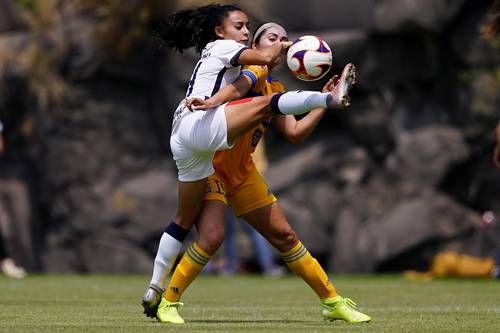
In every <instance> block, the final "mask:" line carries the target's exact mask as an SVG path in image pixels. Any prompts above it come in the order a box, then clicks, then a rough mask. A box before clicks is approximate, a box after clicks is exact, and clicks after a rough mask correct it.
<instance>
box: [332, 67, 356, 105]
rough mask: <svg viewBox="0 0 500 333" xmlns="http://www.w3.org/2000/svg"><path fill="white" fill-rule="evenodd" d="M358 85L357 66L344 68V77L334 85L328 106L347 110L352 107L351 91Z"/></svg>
mask: <svg viewBox="0 0 500 333" xmlns="http://www.w3.org/2000/svg"><path fill="white" fill-rule="evenodd" d="M355 83H356V66H354V65H353V64H351V63H349V64H347V65H346V66H345V67H344V70H343V71H342V75H341V76H340V78H339V79H338V80H337V81H336V82H335V83H334V86H333V89H332V92H331V93H332V95H331V98H328V106H329V107H332V108H345V107H348V106H349V105H351V98H350V97H349V90H350V89H351V87H352V86H353V85H354V84H355Z"/></svg>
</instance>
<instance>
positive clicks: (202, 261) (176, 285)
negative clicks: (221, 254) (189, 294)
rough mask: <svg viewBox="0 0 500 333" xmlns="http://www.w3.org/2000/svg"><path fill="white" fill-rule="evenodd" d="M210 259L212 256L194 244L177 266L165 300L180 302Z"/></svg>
mask: <svg viewBox="0 0 500 333" xmlns="http://www.w3.org/2000/svg"><path fill="white" fill-rule="evenodd" d="M210 258H211V256H210V255H208V254H207V253H205V252H204V251H203V250H202V249H200V247H199V246H198V244H196V243H193V244H192V245H191V246H190V247H189V248H188V249H187V251H186V253H185V254H184V256H183V257H182V259H181V261H180V262H179V264H178V265H177V268H176V269H175V271H174V274H173V275H172V278H171V279H170V283H169V284H168V287H167V290H166V292H165V299H166V300H167V301H170V302H178V301H179V300H180V299H181V296H182V294H183V293H184V291H185V290H186V289H187V288H188V287H189V285H190V284H191V282H193V280H194V279H195V278H196V277H197V276H198V274H199V273H200V272H201V271H202V270H203V267H205V265H206V264H207V263H208V261H209V260H210Z"/></svg>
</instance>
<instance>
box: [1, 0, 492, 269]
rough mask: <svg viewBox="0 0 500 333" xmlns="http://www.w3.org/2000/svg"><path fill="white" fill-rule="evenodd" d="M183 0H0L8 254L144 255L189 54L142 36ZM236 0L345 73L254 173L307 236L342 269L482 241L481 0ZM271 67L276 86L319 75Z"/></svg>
mask: <svg viewBox="0 0 500 333" xmlns="http://www.w3.org/2000/svg"><path fill="white" fill-rule="evenodd" d="M236 2H238V1H236ZM194 3H204V2H203V1H198V2H197V1H164V2H156V1H130V2H124V3H120V2H116V1H87V2H79V1H60V2H58V3H57V4H50V3H49V2H43V1H24V2H23V4H21V3H20V2H16V1H13V0H0V9H1V10H0V50H1V52H0V119H2V121H3V122H4V124H5V126H6V130H5V133H4V134H5V137H6V143H7V151H6V153H5V154H3V155H2V156H1V157H0V186H3V187H2V188H0V194H1V193H7V194H6V195H3V196H0V217H1V218H2V224H12V225H14V226H15V225H17V226H18V230H20V233H26V231H25V230H26V225H27V224H29V223H31V229H32V232H31V235H30V237H31V238H26V237H24V239H25V240H24V241H23V242H24V243H23V244H25V245H24V248H25V251H26V252H27V253H29V255H26V256H25V258H24V259H23V258H22V257H21V258H19V260H20V261H23V260H24V264H25V265H26V266H28V267H29V268H30V269H39V270H43V271H57V272H66V271H79V272H149V271H150V270H151V267H152V260H153V256H154V253H155V251H156V246H157V242H158V240H159V237H160V235H161V232H162V230H163V228H164V226H165V225H166V223H167V222H168V221H169V220H170V219H171V218H172V217H173V216H174V214H175V209H176V196H177V189H176V172H175V165H174V163H173V162H172V160H171V155H170V151H169V145H168V139H169V133H170V121H171V114H172V112H173V110H174V108H175V106H176V105H177V103H178V101H179V100H180V99H181V98H182V97H183V96H184V94H185V89H186V83H187V82H188V80H189V77H190V75H191V71H192V68H193V65H194V63H195V61H196V60H197V55H196V54H195V53H194V52H192V51H188V52H185V53H183V54H176V53H173V52H171V51H168V50H158V46H157V43H156V42H155V38H154V34H153V30H154V27H155V26H156V25H157V24H158V22H159V20H161V17H162V16H163V15H166V14H167V13H170V12H172V10H174V9H178V8H183V7H185V6H191V5H192V4H194ZM238 3H240V4H241V5H242V6H243V7H245V8H247V10H248V12H249V14H250V16H251V18H252V21H253V25H254V26H257V25H258V24H259V23H261V22H264V21H267V20H273V21H277V22H279V23H281V24H283V25H284V26H285V27H286V28H287V29H288V31H289V36H290V38H296V37H298V36H301V35H305V34H317V35H321V36H322V37H324V38H325V39H326V40H327V42H328V43H329V44H330V46H331V47H332V49H333V55H334V66H333V71H335V72H340V71H341V69H342V67H343V66H344V65H345V64H346V63H347V62H353V63H355V64H356V65H357V67H358V70H359V80H358V81H359V82H358V84H357V86H356V88H355V89H354V90H353V91H352V97H353V105H352V107H351V108H350V109H349V110H347V111H342V112H338V111H336V112H330V113H328V114H327V115H326V116H325V117H324V119H323V120H322V122H321V124H320V125H319V126H318V130H317V131H316V132H315V133H314V134H313V135H312V136H311V138H310V139H309V140H308V141H307V142H306V143H305V144H304V145H302V146H292V145H291V144H288V143H286V142H284V140H283V139H282V138H281V137H280V136H279V135H278V134H277V132H276V131H272V130H271V131H270V133H268V135H267V150H268V153H269V159H270V168H269V171H268V173H267V174H266V179H268V181H269V183H270V185H271V188H272V189H273V191H274V192H275V193H276V195H277V196H278V198H279V200H280V203H281V205H282V207H283V208H284V210H285V213H286V215H287V217H288V219H289V222H290V223H291V224H292V226H293V227H294V228H295V229H296V231H297V233H298V234H299V236H300V237H301V239H302V241H303V242H304V243H305V245H306V246H307V247H308V248H309V250H310V251H311V252H312V253H313V254H315V255H316V256H318V257H319V258H320V259H321V260H322V261H323V262H324V263H325V264H326V265H327V267H328V269H333V270H336V271H343V272H374V271H387V270H397V269H404V268H409V267H421V266H423V265H425V264H426V263H427V262H428V260H429V259H430V257H431V256H432V255H433V254H434V253H436V251H438V250H440V249H443V248H450V249H454V250H458V251H462V252H466V253H469V254H474V255H488V254H489V251H490V250H491V249H492V247H493V244H490V243H493V242H490V241H488V244H486V245H485V241H484V239H485V238H484V237H483V236H484V235H485V234H487V236H488V237H487V238H488V239H491V238H493V240H494V241H497V240H498V235H499V233H498V222H497V229H495V228H493V230H483V229H481V228H480V217H481V214H482V212H484V211H486V210H492V211H493V212H494V213H496V214H497V215H498V214H500V173H499V171H498V170H495V169H494V168H493V166H492V163H491V154H492V148H493V128H494V127H495V125H496V122H497V120H498V119H499V118H500V113H499V92H500V78H499V75H498V72H499V60H500V52H499V48H498V45H499V41H498V37H496V38H493V39H490V40H484V39H482V38H481V36H480V27H481V24H483V23H484V22H485V19H486V15H487V11H488V9H489V8H490V6H491V4H492V1H477V0H476V1H467V0H460V1H447V0H433V1H431V0H429V1H411V0H404V1H402V0H378V1H377V0H357V1H352V0H351V1H344V0H342V1H320V0H310V1H307V2H304V1H298V0H297V1H295V0H293V1H284V0H283V1H263V0H260V1H239V2H238ZM274 75H275V76H276V77H277V78H279V79H281V80H282V81H283V82H284V83H285V84H286V86H287V87H288V88H289V89H319V88H321V86H322V84H323V83H324V82H323V81H321V82H316V83H304V82H299V81H298V80H296V79H294V78H292V77H291V75H290V74H289V73H288V70H287V69H286V68H284V67H282V68H280V69H278V70H276V73H275V74H274ZM16 170H28V171H23V172H16ZM2 181H3V182H2ZM7 181H9V182H12V181H14V182H18V183H19V184H21V185H22V186H25V187H24V188H26V189H27V190H25V192H26V193H27V194H26V195H25V197H26V198H28V199H26V202H27V203H25V204H23V205H22V206H23V207H22V208H16V209H17V210H21V211H23V210H27V211H29V212H31V213H30V214H24V215H23V214H20V215H19V214H17V215H16V214H13V213H3V214H2V212H8V211H12V209H10V208H9V209H7V208H5V207H11V206H12V205H10V206H9V201H8V200H11V199H6V198H7V197H8V196H9V195H10V197H12V191H10V192H9V188H8V187H7V186H4V185H2V184H6V183H5V182H7ZM9 193H10V194H9ZM11 201H12V200H11ZM18 207H19V205H18ZM16 216H21V217H16ZM27 220H29V221H27ZM23 230H24V231H23ZM26 239H28V240H26ZM13 243H15V242H13ZM245 246H248V244H246V245H245ZM242 253H243V255H245V256H251V255H252V251H251V249H250V248H245V249H242Z"/></svg>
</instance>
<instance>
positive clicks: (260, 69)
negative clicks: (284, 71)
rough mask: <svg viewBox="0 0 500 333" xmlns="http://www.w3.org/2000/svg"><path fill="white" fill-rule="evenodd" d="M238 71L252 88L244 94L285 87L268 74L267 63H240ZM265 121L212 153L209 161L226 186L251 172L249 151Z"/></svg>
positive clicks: (232, 184) (280, 90)
mask: <svg viewBox="0 0 500 333" xmlns="http://www.w3.org/2000/svg"><path fill="white" fill-rule="evenodd" d="M241 74H242V75H246V76H247V77H249V78H250V79H251V80H252V88H251V89H250V91H249V92H248V93H247V96H246V97H255V96H263V95H268V94H274V93H283V92H285V86H284V85H283V84H282V83H281V82H279V81H278V80H275V79H272V78H271V77H270V76H269V71H268V69H267V66H258V65H248V66H244V67H243V68H242V70H241ZM269 124H270V119H269V120H267V121H265V122H264V123H262V124H259V125H257V126H256V127H255V128H253V129H252V130H250V131H248V132H247V133H245V134H243V135H242V136H240V137H239V138H238V139H237V140H236V142H235V143H234V147H233V148H231V149H227V150H220V151H218V152H216V153H215V157H214V160H213V165H214V168H215V173H216V174H217V175H218V176H219V177H220V178H221V180H222V181H223V182H224V183H225V185H226V186H228V187H232V188H234V187H237V186H238V185H239V184H241V183H242V182H243V181H244V180H245V179H246V177H247V176H248V175H249V174H250V172H251V171H253V169H254V168H255V164H254V163H253V160H252V156H251V154H252V153H253V152H254V151H255V147H256V146H257V144H258V143H259V140H260V138H261V137H262V135H263V134H264V132H265V130H266V128H267V127H268V126H269Z"/></svg>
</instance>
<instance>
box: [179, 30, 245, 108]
mask: <svg viewBox="0 0 500 333" xmlns="http://www.w3.org/2000/svg"><path fill="white" fill-rule="evenodd" d="M245 49H247V47H246V46H245V45H242V44H240V43H238V42H236V41H234V40H229V39H218V40H216V41H214V42H210V43H208V44H207V46H205V48H204V49H203V51H202V52H201V58H200V60H199V61H198V63H197V64H196V66H195V68H194V71H193V74H192V75H191V80H190V81H189V85H188V89H187V93H186V97H191V96H196V97H200V98H205V99H207V98H209V97H212V96H213V95H215V93H217V92H218V91H219V90H220V89H221V88H223V87H225V86H227V85H228V84H230V83H233V82H234V81H235V80H236V79H237V78H238V76H239V75H240V70H241V66H240V65H239V64H238V63H237V61H238V58H239V56H240V54H241V52H243V51H244V50H245Z"/></svg>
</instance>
